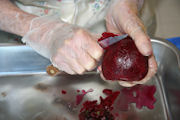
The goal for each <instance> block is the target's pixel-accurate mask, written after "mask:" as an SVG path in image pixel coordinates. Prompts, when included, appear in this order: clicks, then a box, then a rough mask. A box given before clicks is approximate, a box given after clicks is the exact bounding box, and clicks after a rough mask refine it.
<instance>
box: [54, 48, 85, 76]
mask: <svg viewBox="0 0 180 120" xmlns="http://www.w3.org/2000/svg"><path fill="white" fill-rule="evenodd" d="M61 59H64V61H66V63H67V64H68V65H69V67H70V68H71V69H72V70H73V71H74V72H75V73H78V74H82V73H84V72H85V69H84V68H83V66H82V65H81V64H80V63H78V61H77V54H76V53H75V52H74V51H73V49H72V48H71V47H69V46H67V45H64V46H63V47H62V48H60V49H59V50H58V51H57V53H56V55H55V56H54V57H53V61H52V62H54V63H55V64H56V65H60V64H61ZM60 67H61V66H57V68H58V69H60V70H61V68H60Z"/></svg>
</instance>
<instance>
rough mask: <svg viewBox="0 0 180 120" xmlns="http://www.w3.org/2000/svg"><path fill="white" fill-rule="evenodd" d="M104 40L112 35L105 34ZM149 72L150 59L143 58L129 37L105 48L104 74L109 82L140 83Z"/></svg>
mask: <svg viewBox="0 0 180 120" xmlns="http://www.w3.org/2000/svg"><path fill="white" fill-rule="evenodd" d="M102 35H103V36H102V37H101V38H100V39H99V41H100V40H103V39H105V38H107V37H110V36H116V35H114V34H112V33H103V34H102ZM147 72H148V57H146V56H143V55H142V54H141V53H140V52H139V51H138V49H137V47H136V45H135V43H134V41H133V40H132V39H131V38H130V37H127V38H125V39H123V40H120V41H119V42H117V43H115V44H113V45H111V46H109V47H108V48H105V53H104V56H103V61H102V73H103V76H104V77H105V78H106V79H107V80H123V81H140V80H142V79H143V78H144V77H145V76H146V74H147Z"/></svg>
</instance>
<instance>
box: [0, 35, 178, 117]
mask: <svg viewBox="0 0 180 120" xmlns="http://www.w3.org/2000/svg"><path fill="white" fill-rule="evenodd" d="M152 44H153V49H154V53H155V56H156V59H157V62H158V66H159V68H158V73H157V74H156V76H154V77H153V78H152V81H151V82H149V83H148V84H153V85H156V88H157V91H156V94H155V97H156V99H157V101H156V103H155V108H154V109H153V110H148V109H147V108H143V109H142V110H138V109H136V108H135V106H134V105H132V108H131V109H130V111H128V112H122V113H123V114H125V115H127V116H129V117H130V116H131V117H132V116H133V117H132V118H131V120H137V119H138V120H179V119H180V118H179V114H180V105H179V103H180V94H179V93H180V87H179V86H180V71H179V60H180V59H179V56H180V54H179V52H178V51H177V49H176V48H174V46H172V45H171V44H170V43H169V42H167V41H165V40H157V39H152ZM0 59H1V62H0V68H1V69H0V120H64V119H67V120H77V119H78V113H79V110H80V108H81V107H82V105H79V106H77V107H75V106H74V102H75V99H76V94H77V92H76V90H77V89H85V90H88V89H91V88H92V89H93V90H94V91H93V92H91V93H88V94H87V95H86V96H85V98H84V100H83V101H85V100H87V99H88V100H94V99H99V96H100V95H102V96H103V94H102V90H103V89H104V88H109V89H113V90H120V89H122V87H120V86H119V85H118V84H116V83H106V82H105V81H103V80H101V79H100V77H99V75H98V74H96V73H91V74H89V75H83V76H69V75H62V76H57V77H50V76H48V75H46V73H45V67H46V66H47V65H48V64H49V61H48V60H46V59H45V58H43V57H41V56H39V55H38V54H36V53H35V52H34V51H33V50H32V49H31V48H29V47H26V46H21V45H13V46H12V45H6V46H4V45H1V46H0ZM61 90H66V91H67V94H65V95H63V94H61ZM122 120H123V119H122ZM124 120H127V119H124Z"/></svg>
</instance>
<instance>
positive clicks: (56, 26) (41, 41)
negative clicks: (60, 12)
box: [22, 16, 79, 58]
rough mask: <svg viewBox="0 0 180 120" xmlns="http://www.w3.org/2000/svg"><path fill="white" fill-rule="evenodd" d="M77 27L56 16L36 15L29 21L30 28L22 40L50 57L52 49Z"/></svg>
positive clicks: (61, 43)
mask: <svg viewBox="0 0 180 120" xmlns="http://www.w3.org/2000/svg"><path fill="white" fill-rule="evenodd" d="M78 29H79V28H78V27H76V26H73V25H70V24H67V23H65V22H63V21H61V20H60V19H58V18H56V17H48V16H45V17H36V18H34V19H33V20H32V21H31V24H30V30H29V31H28V32H27V33H26V35H25V36H24V37H23V39H22V41H23V42H24V43H26V44H27V45H29V46H30V47H32V48H33V49H34V50H35V51H37V52H38V53H39V54H41V55H42V56H44V57H46V58H51V57H52V55H53V54H54V52H55V51H54V50H55V49H57V47H59V46H62V45H63V43H64V40H67V39H70V38H71V37H72V36H73V34H74V32H75V31H77V30H78Z"/></svg>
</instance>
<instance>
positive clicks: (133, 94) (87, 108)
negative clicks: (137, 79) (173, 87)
mask: <svg viewBox="0 0 180 120" xmlns="http://www.w3.org/2000/svg"><path fill="white" fill-rule="evenodd" d="M155 92H156V87H155V86H154V85H152V86H148V85H137V86H134V87H131V88H123V89H121V90H118V91H113V90H111V89H104V90H103V93H104V94H105V95H106V97H105V98H102V97H101V96H100V103H99V104H98V103H97V100H94V101H89V100H88V101H85V102H84V103H83V107H82V108H81V110H80V113H79V120H116V119H117V118H119V115H121V113H122V112H121V111H128V108H129V105H130V104H131V103H135V104H136V108H138V109H142V107H147V108H148V109H153V108H154V103H155V102H156V99H155V97H154V94H155ZM115 111H116V112H115ZM114 112H115V113H114ZM117 112H118V113H117Z"/></svg>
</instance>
